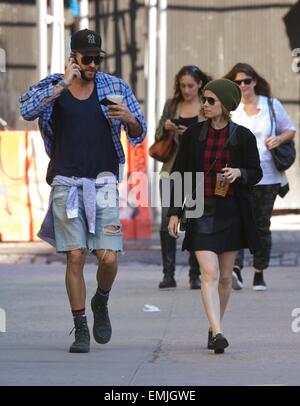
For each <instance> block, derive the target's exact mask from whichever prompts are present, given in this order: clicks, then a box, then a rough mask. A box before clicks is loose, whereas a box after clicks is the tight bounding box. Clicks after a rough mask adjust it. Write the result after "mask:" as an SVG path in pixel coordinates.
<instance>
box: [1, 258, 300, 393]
mask: <svg viewBox="0 0 300 406" xmlns="http://www.w3.org/2000/svg"><path fill="white" fill-rule="evenodd" d="M85 275H86V280H87V291H88V298H89V299H90V298H91V296H92V294H93V292H94V289H95V266H94V265H92V264H89V265H87V266H86V271H85ZM176 277H177V282H178V287H177V289H175V290H169V291H161V290H159V289H158V288H157V284H158V281H159V280H160V278H161V269H160V267H158V266H156V265H153V264H150V265H146V264H142V265H141V264H139V263H137V262H132V263H123V264H121V266H120V271H119V275H118V278H117V281H116V283H115V286H114V289H113V291H112V294H111V300H110V314H111V320H112V326H113V337H112V340H111V342H110V343H109V344H106V345H103V346H100V345H98V344H96V343H95V342H94V341H93V340H92V346H91V352H90V353H89V354H69V353H68V348H69V345H70V343H71V342H72V339H73V337H69V336H68V333H69V331H70V330H71V328H72V320H71V315H70V312H69V306H68V302H67V298H66V294H65V288H64V265H63V264H57V263H53V264H50V265H45V264H44V263H42V264H25V263H24V264H11V265H9V264H6V265H4V264H2V265H1V272H0V308H2V309H4V310H5V311H6V318H7V325H6V329H7V331H6V333H0V365H1V368H0V385H74V386H75V385H76V386H79V385H101V386H102V385H113V386H118V385H122V386H123V385H125V386H136V385H153V386H160V385H193V386H194V385H196V386H200V385H269V384H272V385H299V383H300V352H299V345H300V332H299V333H295V332H293V331H292V329H291V325H292V322H293V317H292V315H291V313H292V310H293V309H295V308H300V295H299V292H300V278H299V268H298V267H286V268H283V267H273V268H270V269H269V270H268V271H267V273H266V281H267V283H268V287H269V290H268V291H266V292H254V291H252V289H251V282H252V271H250V269H245V271H244V279H245V288H244V289H243V290H242V291H238V292H235V291H234V292H233V293H232V296H231V300H230V303H229V307H228V311H227V314H226V319H225V321H224V326H223V328H224V333H225V334H226V336H227V338H228V340H229V342H230V347H229V348H228V349H227V350H226V353H225V354H224V355H215V354H214V353H213V351H209V350H207V349H206V343H207V321H206V317H205V315H204V309H203V306H202V304H201V301H200V297H199V292H198V291H191V290H189V289H188V288H187V268H186V267H183V266H181V267H179V268H178V269H177V274H176ZM146 304H150V305H155V306H157V307H158V308H159V309H160V311H159V312H145V311H143V308H144V306H145V305H146ZM91 320H92V316H91V311H90V307H89V305H88V321H89V325H90V329H91V327H92V323H91ZM296 322H297V320H296ZM294 323H295V321H294ZM296 324H297V323H296ZM297 325H298V326H299V327H300V320H299V322H298V324H297Z"/></svg>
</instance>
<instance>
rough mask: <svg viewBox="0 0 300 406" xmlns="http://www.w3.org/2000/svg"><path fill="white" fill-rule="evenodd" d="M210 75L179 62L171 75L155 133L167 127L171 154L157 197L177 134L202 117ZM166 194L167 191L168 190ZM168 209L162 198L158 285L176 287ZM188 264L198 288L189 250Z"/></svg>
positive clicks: (163, 181) (162, 185)
mask: <svg viewBox="0 0 300 406" xmlns="http://www.w3.org/2000/svg"><path fill="white" fill-rule="evenodd" d="M210 79H211V78H210V77H209V76H208V75H207V74H206V73H205V72H203V71H202V70H200V69H199V68H198V66H195V65H186V66H183V67H182V68H181V69H180V70H179V71H178V73H177V74H176V76H175V79H174V94H173V97H172V98H171V99H168V100H167V101H166V103H165V106H164V109H163V113H162V115H161V118H160V120H159V123H158V126H157V129H156V133H155V140H156V141H160V140H163V139H164V138H165V137H167V136H168V135H169V132H170V131H171V132H173V134H174V148H173V151H172V154H171V155H170V157H169V158H168V160H167V161H166V162H164V164H163V166H162V168H161V172H160V182H159V189H160V195H161V200H163V192H164V193H165V192H167V191H168V190H169V187H170V182H169V174H170V172H172V168H173V165H174V162H175V159H176V155H177V152H178V147H179V143H180V139H181V135H182V134H183V132H184V131H185V130H186V129H187V127H188V126H189V125H191V124H195V123H197V122H199V121H203V119H204V117H203V116H202V115H201V106H202V103H201V94H202V90H203V88H204V86H205V85H206V84H207V83H208V82H209V80H210ZM166 194H167V195H168V193H166ZM168 209H169V207H168V206H167V205H165V204H163V201H162V207H161V226H160V244H161V255H162V263H163V279H162V280H161V282H160V283H159V285H158V286H159V288H160V289H166V288H175V287H176V280H175V268H176V241H175V240H174V238H171V237H170V235H169V233H168V222H169V219H168V217H167V214H168ZM189 266H190V267H189V268H190V269H189V286H190V289H200V288H201V283H200V277H199V276H200V273H199V265H198V262H197V259H196V257H195V255H194V253H193V252H191V253H190V255H189Z"/></svg>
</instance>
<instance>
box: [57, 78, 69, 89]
mask: <svg viewBox="0 0 300 406" xmlns="http://www.w3.org/2000/svg"><path fill="white" fill-rule="evenodd" d="M57 84H58V85H59V86H61V87H63V88H64V89H65V90H66V89H68V87H69V86H70V85H68V84H67V82H65V81H64V80H63V79H61V80H60V81H59V82H57Z"/></svg>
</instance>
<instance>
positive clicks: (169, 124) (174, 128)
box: [164, 120, 178, 131]
mask: <svg viewBox="0 0 300 406" xmlns="http://www.w3.org/2000/svg"><path fill="white" fill-rule="evenodd" d="M164 127H165V129H166V130H172V131H177V129H178V127H177V125H175V124H174V123H172V121H171V120H166V122H165V125H164Z"/></svg>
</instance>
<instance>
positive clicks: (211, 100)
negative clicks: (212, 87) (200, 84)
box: [202, 96, 218, 106]
mask: <svg viewBox="0 0 300 406" xmlns="http://www.w3.org/2000/svg"><path fill="white" fill-rule="evenodd" d="M202 100H203V104H204V103H206V102H207V103H208V104H210V105H211V106H213V105H214V104H215V103H216V102H217V101H218V100H216V99H214V98H213V97H205V96H203V97H202Z"/></svg>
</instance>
